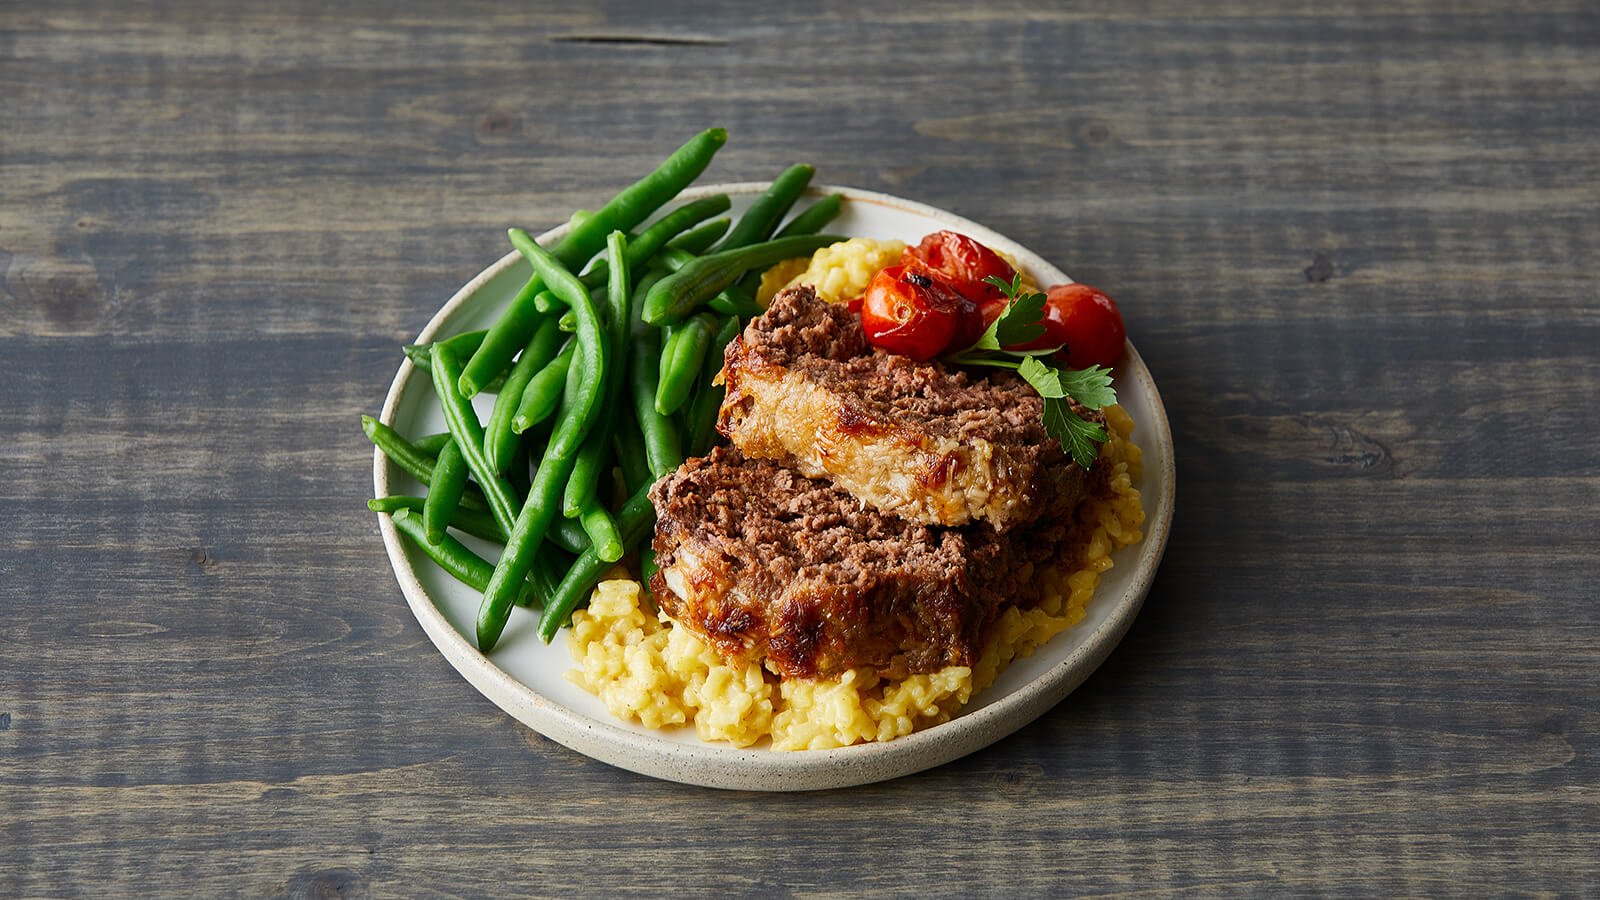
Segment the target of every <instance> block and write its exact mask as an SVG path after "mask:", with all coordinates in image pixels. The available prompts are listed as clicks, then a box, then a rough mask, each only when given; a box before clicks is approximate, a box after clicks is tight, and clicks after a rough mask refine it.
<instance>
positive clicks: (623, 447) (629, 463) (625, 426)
mask: <svg viewBox="0 0 1600 900" xmlns="http://www.w3.org/2000/svg"><path fill="white" fill-rule="evenodd" d="M613 426H614V427H613V428H612V431H611V452H612V454H613V455H615V456H616V458H617V467H618V468H620V469H621V470H622V480H623V482H624V483H625V484H626V485H627V488H628V493H630V494H631V493H633V492H634V491H636V490H638V489H639V488H640V487H641V486H643V485H646V484H649V483H650V482H652V481H654V480H655V479H653V478H652V477H651V476H650V460H649V459H648V458H647V457H646V456H645V453H644V435H643V434H642V433H641V432H640V431H639V420H638V418H637V417H636V416H634V414H633V409H632V407H631V406H630V405H629V404H627V403H619V404H617V418H616V421H615V422H614V423H613Z"/></svg>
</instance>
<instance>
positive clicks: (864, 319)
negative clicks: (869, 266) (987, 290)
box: [861, 266, 962, 361]
mask: <svg viewBox="0 0 1600 900" xmlns="http://www.w3.org/2000/svg"><path fill="white" fill-rule="evenodd" d="M961 304H962V299H961V297H960V296H958V295H957V294H956V293H955V292H954V291H952V290H951V289H950V288H949V287H947V286H946V285H944V284H943V283H942V282H940V281H938V280H937V279H935V278H932V277H930V276H929V275H928V273H926V272H923V271H921V270H919V269H916V268H907V267H906V266H889V267H888V268H886V269H884V270H883V271H881V272H879V273H878V274H877V275H876V276H874V277H873V279H872V283H871V284H870V285H868V286H867V293H866V295H865V296H863V297H862V298H861V327H862V328H863V329H864V330H865V331H866V332H867V340H869V341H871V342H872V343H873V344H874V345H876V346H879V347H882V348H883V349H885V350H888V351H889V352H890V353H899V354H901V355H902V356H909V357H911V358H912V359H915V360H919V361H920V360H925V359H931V358H933V357H935V356H938V355H939V354H940V353H943V352H944V350H945V348H946V347H948V346H950V341H951V338H952V337H954V336H955V334H956V331H957V328H958V327H959V326H960V325H961V324H962V322H961V318H962V305H961Z"/></svg>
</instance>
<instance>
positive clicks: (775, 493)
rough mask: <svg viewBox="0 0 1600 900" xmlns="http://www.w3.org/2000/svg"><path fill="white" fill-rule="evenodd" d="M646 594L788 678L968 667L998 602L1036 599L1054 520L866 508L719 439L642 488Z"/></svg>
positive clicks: (724, 646)
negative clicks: (647, 517)
mask: <svg viewBox="0 0 1600 900" xmlns="http://www.w3.org/2000/svg"><path fill="white" fill-rule="evenodd" d="M650 499H651V500H652V502H654V504H655V507H656V513H657V516H658V519H657V524H656V536H655V554H656V556H655V559H656V563H657V565H658V566H659V567H660V569H661V571H660V572H658V573H657V574H656V575H655V576H653V577H652V578H651V580H650V590H651V593H652V595H653V596H654V598H655V601H656V603H657V604H658V605H659V606H660V607H661V609H662V610H663V611H665V612H666V613H667V615H669V616H671V617H672V618H673V619H674V620H676V621H677V622H678V623H679V624H680V625H681V626H685V627H688V628H690V629H691V630H692V631H694V632H695V633H697V634H699V635H700V636H702V637H704V638H705V639H706V640H707V641H709V642H710V643H711V644H712V645H713V646H714V647H715V648H716V649H717V651H718V652H719V653H720V654H721V655H722V656H723V657H724V658H727V659H731V660H750V659H763V658H764V659H765V660H767V662H768V664H769V667H770V668H772V669H774V670H775V671H777V672H778V673H779V674H780V675H783V676H785V677H823V678H826V677H832V676H835V675H838V674H839V673H841V672H843V671H844V670H845V669H849V668H854V667H857V666H871V667H874V668H876V669H878V670H879V671H880V672H882V674H884V675H885V676H886V677H889V678H899V677H904V676H905V675H907V674H910V673H916V672H929V671H934V670H937V669H939V668H942V667H944V666H948V665H971V664H972V663H973V662H974V661H975V660H976V658H977V654H978V652H979V649H980V646H981V645H980V638H981V636H982V633H983V629H984V627H985V626H986V625H987V624H989V623H990V622H991V621H992V620H993V619H994V618H995V617H996V615H997V614H998V612H999V611H1001V610H1003V609H1004V607H1005V606H1009V605H1019V606H1022V607H1024V608H1027V607H1030V606H1033V605H1036V604H1037V602H1038V601H1039V599H1040V592H1039V588H1038V586H1037V583H1036V582H1037V579H1035V578H1034V574H1033V573H1034V567H1035V565H1036V564H1039V563H1043V562H1047V561H1053V560H1055V559H1057V558H1058V557H1059V556H1060V555H1061V554H1062V553H1063V552H1065V547H1066V539H1067V528H1066V527H1065V526H1064V525H1062V524H1059V523H1057V522H1040V523H1039V524H1038V525H1037V526H1035V527H1031V528H1028V529H1024V530H1022V531H1018V532H1014V534H1015V535H1017V536H1016V538H1015V539H1013V537H1012V536H1011V535H997V534H995V533H994V531H993V530H992V529H990V528H987V527H984V526H972V527H967V528H938V527H929V526H927V525H922V524H917V523H912V522H907V521H905V520H904V519H899V518H896V517H893V516H885V515H883V514H881V513H879V512H877V511H876V510H873V509H870V508H863V507H862V506H861V504H860V503H859V502H858V501H857V500H856V499H855V498H854V497H853V496H851V495H850V494H849V493H846V492H845V491H843V490H841V489H839V488H837V487H835V486H834V485H832V484H831V483H829V482H827V481H823V480H816V479H808V478H805V477H804V476H802V475H800V474H798V473H796V472H793V471H791V470H789V469H786V468H783V467H781V466H778V465H775V464H773V463H771V462H768V461H763V460H749V459H746V458H744V457H743V456H742V455H741V454H740V453H739V451H738V450H736V449H734V448H727V447H720V448H717V449H716V450H713V451H712V452H711V454H710V455H709V456H707V457H704V458H702V459H694V460H690V461H689V462H687V463H685V464H684V465H683V467H682V468H680V469H679V470H678V471H677V472H675V473H674V474H672V475H669V476H667V477H666V478H663V479H661V480H660V481H659V482H657V483H656V485H655V487H654V488H652V490H651V492H650Z"/></svg>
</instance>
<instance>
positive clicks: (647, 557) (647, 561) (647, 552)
mask: <svg viewBox="0 0 1600 900" xmlns="http://www.w3.org/2000/svg"><path fill="white" fill-rule="evenodd" d="M659 571H661V567H660V566H658V565H656V548H654V547H652V546H650V545H649V544H648V543H647V544H645V545H644V546H643V547H640V548H639V586H640V587H641V588H643V589H644V595H645V596H646V597H648V596H650V579H651V577H652V576H654V575H655V574H656V573H657V572H659ZM557 587H559V585H558V586H557ZM555 593H556V592H555V591H550V592H549V593H547V594H545V596H546V597H553V596H555Z"/></svg>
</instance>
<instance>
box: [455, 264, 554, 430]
mask: <svg viewBox="0 0 1600 900" xmlns="http://www.w3.org/2000/svg"><path fill="white" fill-rule="evenodd" d="M542 290H544V283H543V282H541V281H540V280H539V276H537V275H535V276H534V277H533V278H531V279H529V281H528V283H527V284H524V285H523V286H522V289H521V290H519V291H517V294H516V296H514V297H512V298H511V303H510V304H509V305H507V306H506V309H505V312H502V313H501V314H500V318H498V319H496V320H495V323H494V324H493V325H492V326H490V327H489V332H488V334H485V335H484V337H483V343H482V344H481V345H479V347H478V349H477V351H476V352H475V353H473V354H472V356H471V357H470V358H468V359H467V362H466V365H465V366H463V367H462V370H461V377H460V379H459V380H458V382H457V385H456V388H457V390H458V391H460V393H461V396H463V397H466V398H468V399H471V398H472V397H473V396H474V395H476V394H477V393H478V392H479V391H481V390H482V389H483V386H484V385H485V384H487V383H488V381H489V379H491V378H493V377H494V376H496V375H498V374H499V373H501V372H504V371H505V370H506V369H508V368H510V367H511V358H512V357H513V356H516V355H517V351H518V350H521V349H522V348H523V347H525V346H527V343H528V339H529V338H531V337H533V332H534V329H536V328H538V327H539V322H540V321H541V320H542V319H543V314H542V313H540V312H539V308H538V307H537V306H536V305H535V304H534V300H535V298H537V297H538V296H539V292H540V291H542ZM457 356H458V357H459V354H457Z"/></svg>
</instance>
